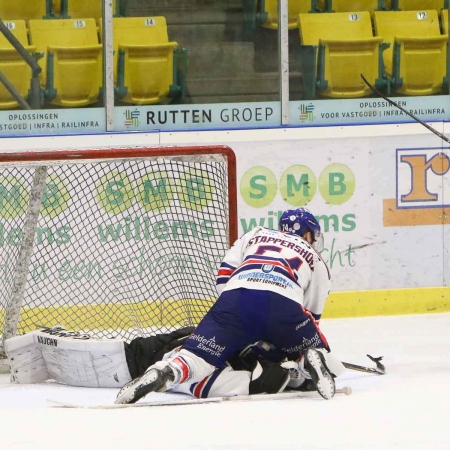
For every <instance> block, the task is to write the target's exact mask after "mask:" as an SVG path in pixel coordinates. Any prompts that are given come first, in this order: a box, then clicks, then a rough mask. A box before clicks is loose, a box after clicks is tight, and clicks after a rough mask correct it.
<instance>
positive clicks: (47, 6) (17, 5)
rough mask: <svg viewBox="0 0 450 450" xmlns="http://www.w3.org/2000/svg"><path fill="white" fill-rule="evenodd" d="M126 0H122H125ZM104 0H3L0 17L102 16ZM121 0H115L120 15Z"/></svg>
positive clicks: (11, 18) (116, 10)
mask: <svg viewBox="0 0 450 450" xmlns="http://www.w3.org/2000/svg"><path fill="white" fill-rule="evenodd" d="M123 1H124V0H122V2H123ZM102 5H103V0H2V1H0V18H3V19H4V20H5V18H8V19H9V20H20V19H21V20H30V19H36V20H40V19H52V18H57V17H59V18H72V19H78V18H81V19H82V18H85V17H101V16H102V7H103V6H102ZM119 9H120V0H113V11H114V12H115V13H116V14H117V15H119Z"/></svg>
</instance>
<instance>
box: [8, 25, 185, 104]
mask: <svg viewBox="0 0 450 450" xmlns="http://www.w3.org/2000/svg"><path fill="white" fill-rule="evenodd" d="M4 23H5V24H6V25H7V27H8V28H9V30H10V31H11V32H12V34H13V35H14V36H15V37H16V38H17V39H18V40H19V42H20V43H21V44H22V45H23V46H24V47H25V49H26V50H27V51H28V52H30V53H38V54H41V55H42V58H40V59H39V60H38V63H39V65H40V66H41V68H42V73H41V86H42V88H43V90H44V92H45V94H46V100H47V101H49V102H50V103H52V104H54V105H59V106H64V107H80V106H86V105H89V104H92V103H95V102H97V100H98V97H99V90H100V88H101V87H102V79H103V76H102V73H103V67H102V63H103V58H102V53H103V47H102V45H101V43H100V40H99V34H98V24H97V22H96V20H95V19H92V18H88V19H77V20H72V19H59V20H51V21H49V20H30V21H28V30H27V27H26V23H25V21H23V20H16V21H5V22H4ZM113 33H114V50H115V51H114V61H115V63H114V79H115V82H116V85H117V86H119V84H120V88H121V93H120V94H121V95H120V99H121V100H122V101H123V102H125V103H130V104H155V103H162V102H165V101H166V99H167V98H168V96H169V95H170V94H171V90H172V91H173V89H174V87H173V86H174V84H175V81H176V80H174V62H173V61H174V59H173V54H174V51H175V50H176V48H177V47H178V44H177V43H176V42H169V39H168V33H167V25H166V20H165V18H164V17H150V18H149V17H129V18H125V17H123V18H115V19H113ZM121 55H122V56H123V59H122V60H121V63H120V64H119V61H118V60H119V58H120V56H121ZM0 70H1V71H2V72H3V73H4V74H5V75H6V76H7V78H8V79H9V80H10V81H11V82H12V83H13V85H14V86H15V87H16V89H17V90H18V91H19V93H20V94H21V95H22V96H23V97H25V98H26V96H27V91H28V86H29V81H30V77H31V71H30V68H29V67H28V66H27V65H26V63H25V62H24V61H23V60H22V59H21V58H20V56H19V55H18V53H17V52H16V50H15V49H14V48H13V47H12V46H11V44H10V43H9V42H8V41H7V40H6V38H5V37H4V36H3V35H2V34H1V33H0ZM17 106H18V104H17V102H16V101H15V100H14V99H13V97H12V96H11V94H9V92H8V91H7V90H6V89H5V88H4V87H3V85H1V84H0V109H11V108H15V107H17Z"/></svg>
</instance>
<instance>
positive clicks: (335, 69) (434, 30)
mask: <svg viewBox="0 0 450 450" xmlns="http://www.w3.org/2000/svg"><path fill="white" fill-rule="evenodd" d="M439 16H440V19H441V21H440V20H439ZM440 23H442V25H443V29H442V30H441V27H440ZM299 24H300V26H299V32H300V44H301V45H300V51H301V57H302V66H303V69H302V72H303V73H302V75H303V79H304V85H305V99H312V98H314V97H315V95H316V93H319V94H321V95H323V96H326V97H330V98H356V97H364V96H368V95H371V94H372V91H371V90H370V88H369V87H368V86H367V85H366V84H365V83H364V82H363V80H362V78H361V76H360V74H363V75H364V76H365V78H367V79H368V80H369V81H370V82H371V84H372V85H374V86H376V87H378V88H381V87H384V88H386V89H387V91H388V92H390V90H391V89H392V90H394V91H395V92H397V93H399V94H402V95H431V94H436V93H440V92H442V89H443V88H447V87H448V79H447V43H448V10H447V9H445V10H442V11H440V13H438V11H436V10H427V11H375V12H374V16H373V22H372V20H371V16H370V13H369V12H367V11H362V12H352V13H333V14H300V15H299ZM374 31H375V35H374Z"/></svg>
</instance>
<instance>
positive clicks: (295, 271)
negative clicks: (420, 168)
mask: <svg viewBox="0 0 450 450" xmlns="http://www.w3.org/2000/svg"><path fill="white" fill-rule="evenodd" d="M322 244H323V237H322V233H321V229H320V225H319V223H318V221H317V219H316V218H315V217H314V215H313V214H311V212H310V211H309V210H307V209H306V208H298V209H296V210H287V211H285V212H284V213H283V214H282V216H281V218H280V222H279V230H270V229H267V228H263V227H256V228H254V229H253V230H251V231H249V232H247V233H246V234H244V235H243V236H242V237H241V238H239V239H238V240H237V241H236V242H235V243H234V245H233V246H232V247H231V248H230V250H229V251H228V252H227V254H226V255H225V257H224V259H223V262H222V264H221V267H220V269H219V273H218V276H217V288H218V292H219V298H218V300H217V302H216V303H215V304H214V306H213V307H212V308H211V309H210V311H209V312H208V313H207V314H206V316H205V317H204V318H203V320H202V321H201V322H200V324H199V325H198V327H197V328H196V329H195V331H194V332H193V333H192V335H190V336H189V338H188V339H187V340H186V341H185V343H184V344H183V346H182V347H181V349H179V350H178V351H176V352H175V353H174V354H173V355H172V356H171V357H170V358H169V359H166V360H164V361H159V362H157V363H156V364H154V365H152V366H150V367H149V368H148V369H147V370H146V372H145V373H144V374H143V375H142V376H141V377H138V378H136V379H134V380H132V381H130V382H129V383H127V384H126V385H125V386H124V387H123V388H122V389H121V390H120V392H119V394H118V396H117V399H116V403H134V402H136V401H137V400H139V399H140V398H142V397H144V396H145V395H147V394H148V393H150V392H155V391H157V392H164V391H166V390H168V389H174V390H177V391H182V390H183V389H182V385H183V384H188V385H194V384H196V383H201V382H202V381H203V380H205V379H207V378H208V377H211V376H214V373H217V372H218V371H217V370H216V369H221V368H224V367H225V366H226V364H227V360H229V359H232V358H233V357H234V356H235V355H237V354H239V352H240V351H241V350H242V349H243V348H245V347H246V346H248V345H251V344H253V343H255V342H258V341H266V342H270V343H271V344H273V345H274V346H275V347H276V348H277V349H279V350H280V351H281V354H282V355H283V356H284V357H285V358H287V359H288V360H291V361H293V362H294V363H296V364H298V365H299V367H300V369H301V371H302V373H304V374H305V375H306V376H307V377H309V378H310V379H312V382H313V383H314V386H315V387H316V389H317V391H318V392H319V394H320V395H321V396H322V397H323V398H325V399H331V398H332V397H333V396H334V393H335V383H334V378H333V375H332V374H331V373H330V370H329V369H328V366H327V362H326V360H327V352H328V351H329V347H328V343H327V341H326V339H325V337H324V336H323V334H322V333H321V331H320V329H319V326H318V321H319V319H320V317H321V315H322V312H323V309H324V306H325V301H326V298H327V296H328V293H329V290H330V274H329V271H328V268H327V266H326V264H325V262H324V261H323V260H322V258H321V257H320V254H319V252H318V251H320V248H319V247H320V245H322ZM288 381H289V379H288V377H287V379H286V383H287V382H288ZM282 388H284V386H283V387H282ZM280 390H281V389H280Z"/></svg>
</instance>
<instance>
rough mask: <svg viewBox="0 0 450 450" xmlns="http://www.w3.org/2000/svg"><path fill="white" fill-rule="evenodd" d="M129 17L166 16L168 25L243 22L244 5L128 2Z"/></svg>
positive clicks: (203, 0)
mask: <svg viewBox="0 0 450 450" xmlns="http://www.w3.org/2000/svg"><path fill="white" fill-rule="evenodd" d="M128 1H129V2H128V6H127V8H126V10H127V15H128V16H135V17H136V16H161V15H162V16H164V17H166V20H167V23H168V24H183V23H184V24H199V23H211V24H212V23H227V22H235V21H237V22H243V20H244V15H243V10H242V3H240V2H235V1H228V2H227V1H224V0H222V1H221V0H217V1H216V0H189V1H182V0H158V2H154V1H153V2H152V1H144V2H142V1H138V0H128Z"/></svg>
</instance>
